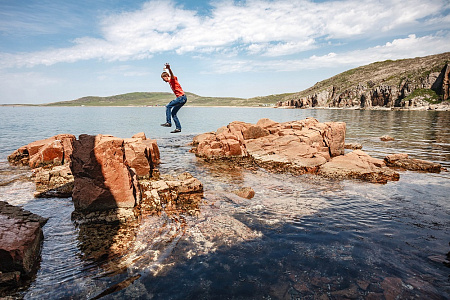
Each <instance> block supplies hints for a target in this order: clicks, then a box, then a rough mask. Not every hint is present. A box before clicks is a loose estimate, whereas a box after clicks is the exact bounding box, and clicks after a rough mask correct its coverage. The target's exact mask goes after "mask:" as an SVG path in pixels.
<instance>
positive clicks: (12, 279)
mask: <svg viewBox="0 0 450 300" xmlns="http://www.w3.org/2000/svg"><path fill="white" fill-rule="evenodd" d="M46 222H47V219H45V218H43V217H40V216H38V215H35V214H33V213H31V212H29V211H26V210H24V209H22V208H20V207H16V206H12V205H9V204H8V203H6V202H3V201H0V223H1V224H2V226H0V275H1V276H0V286H4V285H10V286H11V285H12V286H16V285H19V284H20V283H21V281H22V280H27V279H30V278H31V276H33V274H34V273H35V272H36V270H37V267H38V263H39V260H40V253H41V245H42V241H43V239H44V236H43V233H42V226H44V225H45V223H46Z"/></svg>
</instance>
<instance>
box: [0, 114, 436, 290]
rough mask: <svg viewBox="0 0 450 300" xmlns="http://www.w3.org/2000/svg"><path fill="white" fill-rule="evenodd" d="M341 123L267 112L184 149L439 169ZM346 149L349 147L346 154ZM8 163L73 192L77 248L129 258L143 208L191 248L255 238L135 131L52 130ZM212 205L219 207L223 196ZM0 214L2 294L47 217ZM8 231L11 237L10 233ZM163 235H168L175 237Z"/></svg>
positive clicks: (365, 176)
mask: <svg viewBox="0 0 450 300" xmlns="http://www.w3.org/2000/svg"><path fill="white" fill-rule="evenodd" d="M345 130H346V124H345V123H343V122H325V123H320V122H319V121H317V120H316V119H314V118H307V119H304V120H299V121H291V122H284V123H278V122H275V121H272V120H270V119H261V120H259V121H258V122H257V123H256V124H250V123H245V122H239V121H235V122H232V123H230V124H228V125H227V126H223V127H221V128H219V129H217V130H216V131H215V132H208V133H204V134H200V135H198V136H196V137H194V138H193V142H192V150H191V152H193V153H195V155H196V156H197V158H198V159H201V160H206V161H210V162H211V163H215V162H229V163H232V164H239V165H241V166H244V167H246V168H249V169H255V168H261V169H264V170H267V171H269V172H277V173H286V172H289V173H293V174H296V175H301V174H314V175H317V176H321V177H324V178H332V179H338V180H342V179H351V180H354V179H356V180H364V181H368V182H372V183H377V184H380V183H381V184H384V183H386V182H388V181H396V180H399V177H400V173H399V172H398V171H401V170H414V171H426V172H440V171H441V170H443V168H442V167H441V166H440V165H439V164H436V163H432V162H427V161H422V160H417V159H410V158H409V157H408V155H407V154H394V155H388V156H386V157H385V158H384V160H382V159H376V158H373V157H371V156H370V155H368V154H367V153H365V152H364V151H362V150H361V148H362V146H361V145H358V144H352V145H349V144H346V143H345ZM345 149H354V150H353V151H351V152H349V153H345V152H346V151H345ZM8 160H9V162H10V163H11V164H12V165H22V166H28V167H30V168H31V169H32V170H33V177H32V178H33V180H34V182H35V184H36V193H35V197H64V198H67V197H72V200H73V204H74V211H73V213H72V221H73V222H74V223H75V224H77V226H80V241H81V248H82V249H84V251H86V253H89V254H86V255H88V256H89V257H91V258H93V259H104V258H105V257H117V256H121V255H125V257H126V252H127V249H129V248H130V247H131V248H132V247H133V241H134V240H135V236H136V234H138V230H137V229H138V228H139V226H140V220H141V219H142V218H143V217H145V216H147V215H156V216H161V215H164V216H165V218H170V219H172V220H174V222H173V223H172V224H178V225H176V228H174V229H173V230H175V232H182V233H183V234H182V235H180V236H179V237H177V239H181V240H192V241H199V243H200V244H202V245H203V246H200V245H199V246H198V247H200V248H198V249H196V250H195V251H196V252H199V253H201V252H202V251H213V250H212V249H215V248H216V246H215V245H217V244H218V243H231V241H234V240H245V239H249V238H252V237H257V236H258V233H257V232H253V231H251V230H250V229H249V228H247V227H246V226H245V225H243V224H242V223H240V222H239V221H237V220H236V219H234V218H233V217H232V216H228V215H224V214H219V215H209V214H208V210H209V209H213V206H214V204H211V205H210V207H209V206H205V205H204V203H202V202H203V199H204V197H205V196H204V191H203V185H202V183H201V182H200V181H199V180H198V179H197V178H195V177H193V176H192V175H191V174H189V173H182V174H179V175H177V176H169V175H164V174H160V172H159V170H158V164H159V163H160V153H159V148H158V145H157V142H156V140H152V139H148V138H147V137H146V136H145V134H144V133H142V132H141V133H138V134H136V135H134V136H133V137H131V138H125V139H123V138H117V137H114V136H110V135H101V134H99V135H96V136H92V135H80V136H79V137H78V139H77V138H76V137H75V136H73V135H70V134H62V135H56V136H53V137H51V138H48V139H45V140H40V141H35V142H33V143H30V144H28V145H26V146H23V147H20V148H19V149H17V150H16V151H14V153H12V154H11V155H10V156H9V157H8ZM254 188H255V189H256V191H255V190H254ZM255 192H258V190H257V187H245V188H242V189H240V190H237V191H233V193H235V194H236V195H237V196H236V197H238V198H239V197H241V198H242V199H246V200H245V201H251V200H247V199H251V198H252V197H253V196H254V195H255ZM214 202H215V203H216V204H215V205H216V206H215V208H214V210H217V203H220V202H221V199H217V200H216V201H214ZM180 213H182V214H187V215H190V216H197V217H198V218H199V219H201V220H202V221H201V222H199V223H196V224H195V226H192V228H191V227H189V228H188V227H186V226H187V225H186V221H182V220H181V219H180V218H179V217H178V216H179V214H180ZM0 218H1V219H2V220H3V221H2V224H5V226H2V228H1V229H0V254H1V258H2V259H1V260H0V288H1V289H0V295H1V291H2V289H8V288H16V287H17V286H20V285H21V284H23V281H24V280H26V279H27V278H30V277H31V276H32V275H33V274H34V272H35V271H36V269H37V268H38V266H39V257H40V251H41V246H42V240H43V235H42V227H43V226H44V225H45V219H43V218H41V217H39V216H36V215H33V214H32V213H30V212H26V211H23V210H22V209H21V208H15V207H12V206H11V205H9V204H7V203H0ZM158 224H159V223H158ZM165 224H166V223H164V222H162V224H160V225H161V226H166V225H165ZM155 226H159V225H157V224H155ZM105 227H108V228H112V233H111V234H110V235H109V237H108V238H107V239H105V238H104V237H103V238H100V237H98V236H97V235H93V234H92V233H93V232H100V231H104V230H105ZM17 228H19V229H20V230H19V231H17V230H18V229H17ZM22 228H29V230H28V229H27V230H22ZM99 228H100V229H99ZM153 230H156V229H154V228H153ZM11 232H16V233H17V234H14V236H12V235H11V234H10V233H11ZM19 232H20V233H19ZM200 232H201V233H200ZM119 237H120V239H119ZM168 238H169V239H170V241H172V239H174V238H175V236H172V237H168ZM177 241H178V240H177ZM194 244H195V243H194ZM202 247H203V248H204V249H203V248H202ZM205 247H206V248H205ZM99 249H100V250H99ZM193 251H194V250H193ZM195 251H194V252H195ZM18 253H19V254H20V253H23V254H20V255H19V254H18ZM189 255H194V253H191V252H190V254H189ZM189 255H188V256H189ZM156 260H157V258H155V261H156ZM126 263H127V260H126V259H123V260H122V261H121V262H119V263H116V265H115V266H114V269H116V270H117V271H119V270H120V269H121V268H126V267H127V265H126Z"/></svg>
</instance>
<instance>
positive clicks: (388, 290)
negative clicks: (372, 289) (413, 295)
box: [380, 277, 403, 300]
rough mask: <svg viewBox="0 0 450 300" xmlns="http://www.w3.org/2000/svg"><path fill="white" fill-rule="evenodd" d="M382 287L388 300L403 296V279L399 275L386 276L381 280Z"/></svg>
mask: <svg viewBox="0 0 450 300" xmlns="http://www.w3.org/2000/svg"><path fill="white" fill-rule="evenodd" d="M380 285H381V288H382V289H383V290H384V291H383V295H384V298H385V299H386V300H395V299H401V298H402V292H403V281H402V280H401V279H400V278H397V277H386V278H385V279H384V280H383V281H382V282H381V284H380Z"/></svg>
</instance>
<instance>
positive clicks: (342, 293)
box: [331, 284, 361, 299]
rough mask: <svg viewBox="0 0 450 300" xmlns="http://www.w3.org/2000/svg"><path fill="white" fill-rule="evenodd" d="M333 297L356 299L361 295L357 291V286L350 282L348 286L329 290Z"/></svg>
mask: <svg viewBox="0 0 450 300" xmlns="http://www.w3.org/2000/svg"><path fill="white" fill-rule="evenodd" d="M331 295H333V296H334V297H342V298H344V299H358V298H359V297H360V296H361V295H360V294H359V292H358V287H357V286H356V285H354V284H352V285H351V286H350V287H349V288H346V289H343V290H339V291H334V292H331Z"/></svg>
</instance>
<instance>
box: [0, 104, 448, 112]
mask: <svg viewBox="0 0 450 300" xmlns="http://www.w3.org/2000/svg"><path fill="white" fill-rule="evenodd" d="M0 107H97V108H98V107H123V108H126V107H130V108H133V107H141V108H145V107H165V106H164V105H52V106H49V105H42V104H0ZM185 107H214V108H220V107H223V108H276V109H329V110H387V111H389V110H392V111H450V104H449V103H447V104H430V105H428V106H420V107H413V108H403V107H383V106H373V107H367V108H363V107H357V106H353V107H307V108H296V107H293V106H279V107H278V106H240V105H239V106H230V105H185Z"/></svg>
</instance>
